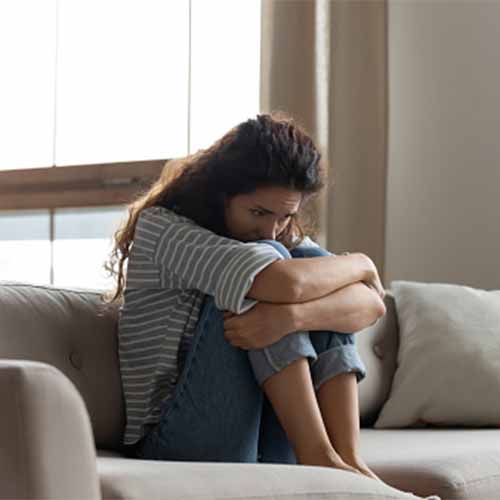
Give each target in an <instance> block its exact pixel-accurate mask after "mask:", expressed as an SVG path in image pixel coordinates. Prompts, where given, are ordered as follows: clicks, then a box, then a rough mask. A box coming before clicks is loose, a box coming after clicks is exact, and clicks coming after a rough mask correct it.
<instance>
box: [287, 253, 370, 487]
mask: <svg viewBox="0 0 500 500" xmlns="http://www.w3.org/2000/svg"><path fill="white" fill-rule="evenodd" d="M291 255H292V256H293V257H294V258H301V257H307V258H310V257H315V256H322V255H333V254H331V253H330V252H328V251H327V250H325V249H323V248H321V247H308V248H298V249H294V250H292V252H291ZM309 337H310V339H311V342H312V344H313V346H314V348H315V350H316V352H317V353H318V358H317V359H316V360H314V361H313V363H312V366H311V372H312V378H313V381H314V388H315V390H316V393H317V397H318V403H319V406H320V410H321V414H322V416H323V420H324V422H325V426H326V429H327V432H328V435H329V437H330V441H331V443H332V445H333V447H334V449H335V451H336V452H337V453H338V454H339V455H340V456H341V458H342V459H343V460H344V462H345V463H347V464H349V465H351V466H353V467H355V468H356V469H358V470H360V471H361V472H363V473H364V474H366V475H368V476H371V477H373V478H374V479H378V477H377V476H376V475H375V474H374V473H373V472H372V471H370V469H369V468H368V467H367V466H366V464H365V463H364V461H363V460H362V458H361V456H360V454H359V434H360V417H359V406H358V388H357V384H359V383H360V382H361V381H362V380H363V379H364V378H365V377H366V368H365V367H364V365H363V363H362V361H361V360H360V358H359V355H358V353H357V352H356V347H355V335H354V334H345V333H337V332H331V331H319V330H318V331H310V332H309Z"/></svg>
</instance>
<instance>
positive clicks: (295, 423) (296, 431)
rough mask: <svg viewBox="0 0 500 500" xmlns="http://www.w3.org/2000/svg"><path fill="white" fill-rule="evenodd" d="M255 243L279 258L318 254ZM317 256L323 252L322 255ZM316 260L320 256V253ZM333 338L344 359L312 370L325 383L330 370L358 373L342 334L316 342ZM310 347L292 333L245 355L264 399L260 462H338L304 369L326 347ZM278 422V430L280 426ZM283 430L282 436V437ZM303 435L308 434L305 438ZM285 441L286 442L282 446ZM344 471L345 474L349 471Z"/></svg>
mask: <svg viewBox="0 0 500 500" xmlns="http://www.w3.org/2000/svg"><path fill="white" fill-rule="evenodd" d="M260 242H262V243H269V244H271V245H273V246H274V247H275V248H276V249H277V250H278V251H280V252H281V253H282V255H283V256H285V258H295V257H305V256H311V257H312V256H315V255H319V254H320V253H319V252H317V251H316V253H314V252H309V253H307V252H302V253H301V250H300V249H298V250H297V251H295V250H292V253H291V254H290V253H289V252H288V250H287V249H286V248H285V247H284V246H283V245H282V244H281V243H279V242H276V241H274V240H260ZM306 250H309V249H306ZM321 250H322V249H321ZM322 251H323V252H326V250H322ZM306 253H307V255H306ZM321 254H322V255H325V253H321ZM327 254H328V253H327ZM316 333H319V332H316ZM335 336H338V337H339V340H338V342H339V343H340V344H342V345H343V346H344V347H340V348H339V349H337V352H338V353H339V354H341V353H342V351H343V350H345V351H346V358H350V359H346V360H344V359H343V358H342V356H337V357H339V358H340V361H341V363H340V364H337V367H336V368H335V367H330V369H329V371H328V370H327V371H326V372H325V371H324V368H325V366H324V365H325V360H326V359H327V358H328V356H327V357H326V358H324V359H323V358H322V362H321V364H320V368H321V367H322V368H323V370H318V372H317V373H318V375H325V376H327V377H328V376H329V375H333V370H339V371H343V370H345V369H348V370H354V369H357V370H358V371H360V372H361V371H362V370H364V366H363V365H362V361H361V360H360V358H359V357H355V356H354V354H355V355H356V356H357V353H355V350H354V349H355V348H353V347H352V345H348V344H349V343H348V342H347V340H346V339H345V338H344V339H343V338H342V337H345V336H346V334H339V333H335V332H322V335H321V336H319V335H318V337H319V340H320V341H321V340H322V338H325V339H328V338H330V337H335ZM312 345H313V344H312V343H311V339H310V336H309V332H295V333H292V334H289V335H287V336H286V337H284V338H283V339H281V340H280V341H279V342H277V343H275V344H272V345H271V346H268V347H266V348H264V349H258V350H250V351H249V359H250V361H251V363H252V367H253V368H254V372H255V373H256V377H257V380H258V381H259V383H260V385H261V386H262V388H263V390H264V392H265V394H266V398H265V401H264V408H263V414H262V425H261V436H260V446H259V448H260V453H261V460H262V461H263V462H279V461H288V462H291V460H290V459H289V458H288V457H294V458H296V459H297V461H298V462H299V463H305V462H307V461H308V460H309V461H311V462H315V463H317V464H318V465H319V464H320V462H321V460H326V461H328V460H331V459H333V460H336V459H338V458H340V457H339V456H338V455H337V454H336V452H335V450H334V449H333V447H332V446H331V441H330V439H329V436H328V429H327V428H326V427H325V424H324V421H323V418H322V415H321V411H320V407H319V406H318V401H317V399H316V395H315V387H314V378H312V375H311V371H310V369H309V363H308V360H310V362H311V363H312V365H314V364H315V363H316V361H317V360H318V356H317V355H316V352H318V353H322V352H323V351H324V350H326V349H327V348H328V345H327V344H326V343H325V342H324V341H323V343H321V342H317V346H315V349H316V350H314V351H311V350H310V347H311V346H312ZM309 353H311V354H312V355H310V354H309ZM342 362H344V364H342ZM280 422H281V423H282V424H283V425H280ZM283 427H285V429H286V432H285V431H283ZM304 429H307V430H308V433H307V435H306V434H305V433H304ZM287 436H288V439H289V441H290V443H289V444H288V445H287V443H286V441H287ZM290 447H291V448H293V451H292V450H291V449H290ZM287 450H288V453H287ZM294 455H295V456H294ZM311 464H312V463H311ZM325 465H326V463H325ZM346 468H347V469H350V467H346Z"/></svg>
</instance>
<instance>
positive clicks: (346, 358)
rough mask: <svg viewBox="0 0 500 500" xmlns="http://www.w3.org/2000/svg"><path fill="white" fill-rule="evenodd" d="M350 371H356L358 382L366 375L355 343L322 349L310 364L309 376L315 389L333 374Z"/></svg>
mask: <svg viewBox="0 0 500 500" xmlns="http://www.w3.org/2000/svg"><path fill="white" fill-rule="evenodd" d="M350 372H355V373H356V380H357V383H358V384H359V383H360V382H361V381H362V380H363V379H364V378H365V377H366V367H365V365H364V363H363V360H362V359H361V357H360V356H359V354H358V351H357V348H356V345H355V344H346V345H341V346H336V347H332V348H331V349H328V350H326V351H323V352H322V353H320V354H319V356H318V358H317V359H316V360H315V361H313V363H312V365H311V376H312V379H313V383H314V388H315V389H316V390H318V389H319V387H320V386H321V384H322V383H323V382H326V381H327V380H329V379H331V378H332V377H335V375H338V374H339V373H350Z"/></svg>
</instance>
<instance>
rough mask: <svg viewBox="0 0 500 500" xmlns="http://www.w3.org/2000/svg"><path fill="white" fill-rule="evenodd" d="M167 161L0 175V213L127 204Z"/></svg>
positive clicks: (0, 173) (118, 163)
mask: <svg viewBox="0 0 500 500" xmlns="http://www.w3.org/2000/svg"><path fill="white" fill-rule="evenodd" d="M168 160H169V159H160V160H142V161H130V162H115V163H97V164H88V165H71V166H64V167H57V166H52V167H41V168H29V169H15V170H2V171H0V210H36V209H57V208H69V207H71V208H83V207H98V206H107V205H121V204H128V203H130V202H131V201H132V199H133V198H134V197H135V196H136V195H137V194H139V193H140V192H143V191H144V190H146V189H148V188H149V187H150V186H151V185H152V183H153V182H155V181H156V180H157V179H158V178H159V176H160V174H161V172H162V170H163V167H164V166H165V163H166V162H167V161H168Z"/></svg>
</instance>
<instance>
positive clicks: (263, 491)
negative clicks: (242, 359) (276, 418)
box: [97, 450, 439, 500]
mask: <svg viewBox="0 0 500 500" xmlns="http://www.w3.org/2000/svg"><path fill="white" fill-rule="evenodd" d="M112 455H113V454H111V453H107V452H106V453H101V452H100V451H99V450H98V458H97V468H98V473H99V478H100V482H101V491H102V498H103V500H111V499H127V500H134V499H137V500H139V499H141V500H143V499H146V498H147V499H150V500H153V499H154V500H163V499H164V500H174V499H175V500H181V499H203V500H207V499H224V500H230V499H231V500H233V499H242V500H243V499H253V500H255V499H259V500H265V499H267V498H268V499H273V500H276V499H278V498H279V499H284V498H290V499H292V498H293V500H302V499H304V500H306V499H307V500H315V499H321V500H341V499H342V500H356V499H362V500H382V499H383V500H386V499H391V500H399V499H401V500H403V499H406V500H416V499H417V498H419V497H415V496H414V495H412V494H411V493H405V492H404V491H400V490H397V489H395V488H392V487H390V486H388V485H385V484H383V483H380V482H379V481H376V480H374V479H371V478H368V477H366V476H363V475H361V474H360V475H357V474H354V473H352V472H347V471H343V470H333V469H328V468H326V467H311V466H302V465H288V464H284V465H281V464H262V463H256V464H247V463H221V462H218V463H217V462H186V461H179V462H174V461H159V460H139V459H133V458H125V457H119V456H112ZM434 499H435V500H439V499H438V498H437V497H434V498H433V500H434ZM428 500H431V499H430V498H429V499H428Z"/></svg>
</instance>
